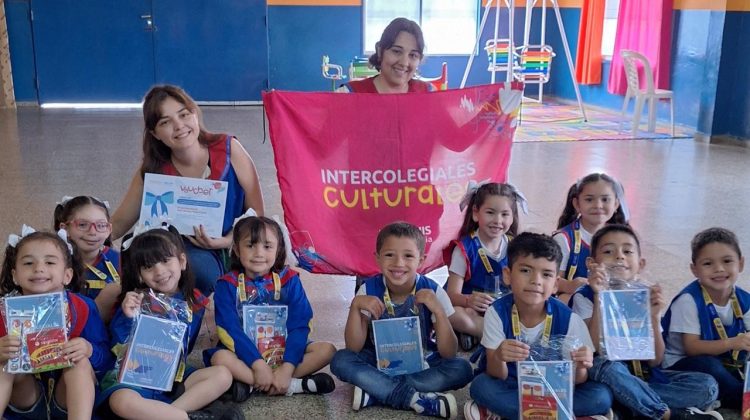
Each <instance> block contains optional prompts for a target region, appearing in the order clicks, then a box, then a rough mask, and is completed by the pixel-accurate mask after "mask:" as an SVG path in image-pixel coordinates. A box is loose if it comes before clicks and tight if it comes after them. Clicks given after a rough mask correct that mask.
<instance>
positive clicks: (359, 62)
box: [349, 57, 378, 80]
mask: <svg viewBox="0 0 750 420" xmlns="http://www.w3.org/2000/svg"><path fill="white" fill-rule="evenodd" d="M377 74H378V71H377V70H376V69H375V67H372V66H371V65H370V61H369V59H368V58H367V57H354V59H352V61H351V63H349V80H361V79H367V78H368V77H372V76H376V75H377Z"/></svg>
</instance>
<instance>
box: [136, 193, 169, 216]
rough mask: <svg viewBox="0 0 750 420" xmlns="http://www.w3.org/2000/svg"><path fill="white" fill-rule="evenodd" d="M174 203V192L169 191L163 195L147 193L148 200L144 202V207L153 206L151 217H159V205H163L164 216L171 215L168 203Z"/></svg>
mask: <svg viewBox="0 0 750 420" xmlns="http://www.w3.org/2000/svg"><path fill="white" fill-rule="evenodd" d="M173 202H174V192H172V191H169V192H165V193H164V194H161V195H155V194H153V193H150V192H147V193H146V199H145V200H144V203H143V204H144V205H146V206H149V205H150V206H151V216H152V217H154V216H158V213H159V205H161V214H162V216H164V215H167V214H169V211H167V203H169V204H172V203H173Z"/></svg>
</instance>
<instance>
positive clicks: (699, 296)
mask: <svg viewBox="0 0 750 420" xmlns="http://www.w3.org/2000/svg"><path fill="white" fill-rule="evenodd" d="M734 292H735V294H736V295H737V301H738V302H739V304H740V309H741V310H742V313H743V314H745V313H746V312H747V311H748V309H750V293H748V292H746V291H744V290H742V289H741V288H739V287H737V286H735V287H734ZM685 293H687V294H689V295H690V296H692V298H693V300H694V301H695V304H696V306H697V307H698V321H699V322H700V326H701V340H720V339H721V337H720V336H719V333H718V331H716V328H715V327H714V325H713V317H712V316H711V313H710V311H709V309H708V307H707V306H706V301H705V300H704V299H703V292H702V291H701V285H700V283H698V280H694V281H693V282H692V283H690V284H688V285H687V286H686V287H685V288H684V289H682V290H681V291H680V293H678V294H677V296H675V298H674V299H672V303H670V304H669V308H668V309H667V313H665V314H664V317H663V318H662V319H661V325H662V328H663V330H664V331H663V335H664V340H665V341H666V339H667V335H668V334H669V326H670V324H671V322H672V304H674V302H675V301H676V300H677V298H679V297H680V296H682V295H683V294H685ZM714 311H715V309H714ZM717 316H718V315H717ZM724 329H725V330H726V332H727V337H735V336H737V334H740V333H743V332H747V328H746V326H745V322H744V321H743V319H742V317H740V318H739V319H737V318H736V317H735V319H734V320H733V321H732V325H724ZM719 358H720V359H722V361H724V362H726V363H732V362H733V359H732V352H731V351H728V352H726V353H723V354H721V355H719ZM746 358H747V352H746V351H741V352H740V354H739V357H738V359H737V360H739V361H744V360H745V359H746Z"/></svg>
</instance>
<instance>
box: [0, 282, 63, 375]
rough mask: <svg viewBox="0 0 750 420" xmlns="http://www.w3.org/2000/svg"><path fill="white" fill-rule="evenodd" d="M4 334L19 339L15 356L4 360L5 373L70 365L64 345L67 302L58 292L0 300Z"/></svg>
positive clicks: (42, 370) (31, 371)
mask: <svg viewBox="0 0 750 420" xmlns="http://www.w3.org/2000/svg"><path fill="white" fill-rule="evenodd" d="M4 305H5V308H4V309H5V320H6V331H8V334H9V335H15V336H17V337H19V338H20V339H21V351H20V354H19V355H18V357H14V358H12V359H9V360H8V364H7V366H6V372H9V373H39V372H45V371H49V370H55V369H62V368H65V367H69V366H72V363H71V362H69V361H67V360H65V357H64V355H63V349H62V348H63V346H64V345H65V343H67V342H68V332H67V331H68V330H67V322H66V321H67V309H68V308H67V306H68V305H67V300H66V299H65V296H64V294H63V293H62V292H56V293H44V294H39V295H29V296H13V297H8V298H5V299H4Z"/></svg>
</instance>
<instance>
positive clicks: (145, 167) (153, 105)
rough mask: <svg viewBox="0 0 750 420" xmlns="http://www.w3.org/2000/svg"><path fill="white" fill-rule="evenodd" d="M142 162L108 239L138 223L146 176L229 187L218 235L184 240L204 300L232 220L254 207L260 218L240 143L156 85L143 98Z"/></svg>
mask: <svg viewBox="0 0 750 420" xmlns="http://www.w3.org/2000/svg"><path fill="white" fill-rule="evenodd" d="M143 119H144V123H145V128H144V130H143V162H142V163H141V167H140V168H139V170H138V171H136V173H135V174H134V175H133V180H132V181H131V182H130V187H129V188H128V191H127V193H125V197H123V199H122V203H120V207H118V208H117V210H116V211H115V213H114V215H113V216H112V238H113V239H117V238H119V237H121V236H122V235H124V234H125V233H126V232H127V231H128V230H130V228H131V227H132V226H133V225H134V224H135V223H136V221H137V220H138V216H139V215H140V206H141V197H142V196H143V177H144V175H145V174H146V173H156V174H164V175H176V176H184V177H190V178H200V179H212V180H217V181H226V182H227V183H228V191H227V202H226V209H225V212H224V224H223V227H222V235H223V236H222V237H219V238H212V237H210V236H208V235H207V234H206V232H205V229H204V227H203V226H202V225H201V226H195V227H194V229H195V235H193V236H183V237H182V238H183V242H184V244H185V248H186V251H187V255H188V259H189V260H190V265H191V266H192V267H193V270H194V275H195V279H196V287H197V288H198V289H199V290H200V291H201V292H202V293H203V294H204V295H206V296H208V295H210V294H211V293H212V292H213V289H214V285H215V283H216V280H217V279H218V278H219V277H221V276H222V275H223V274H224V271H225V267H224V262H223V256H222V252H223V251H225V250H227V249H229V247H230V246H231V245H232V222H233V221H234V219H235V218H236V217H238V216H240V215H241V214H243V213H244V212H245V210H247V209H248V208H253V209H254V210H255V211H256V212H257V213H258V214H259V215H262V214H263V195H262V193H261V190H260V184H259V182H258V173H257V171H256V170H255V164H254V163H253V160H252V159H251V158H250V155H248V153H247V151H246V150H245V148H244V147H242V145H241V144H240V142H239V140H237V139H236V138H235V137H233V136H231V135H229V134H215V133H209V132H208V131H206V129H205V128H203V123H202V118H201V114H200V109H199V108H198V105H197V104H196V103H195V101H193V99H192V98H191V97H190V96H189V95H188V94H187V93H185V91H183V90H182V89H180V88H179V87H176V86H170V85H164V86H155V87H153V88H152V89H151V90H150V91H149V92H148V93H147V94H146V97H145V98H144V100H143Z"/></svg>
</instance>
